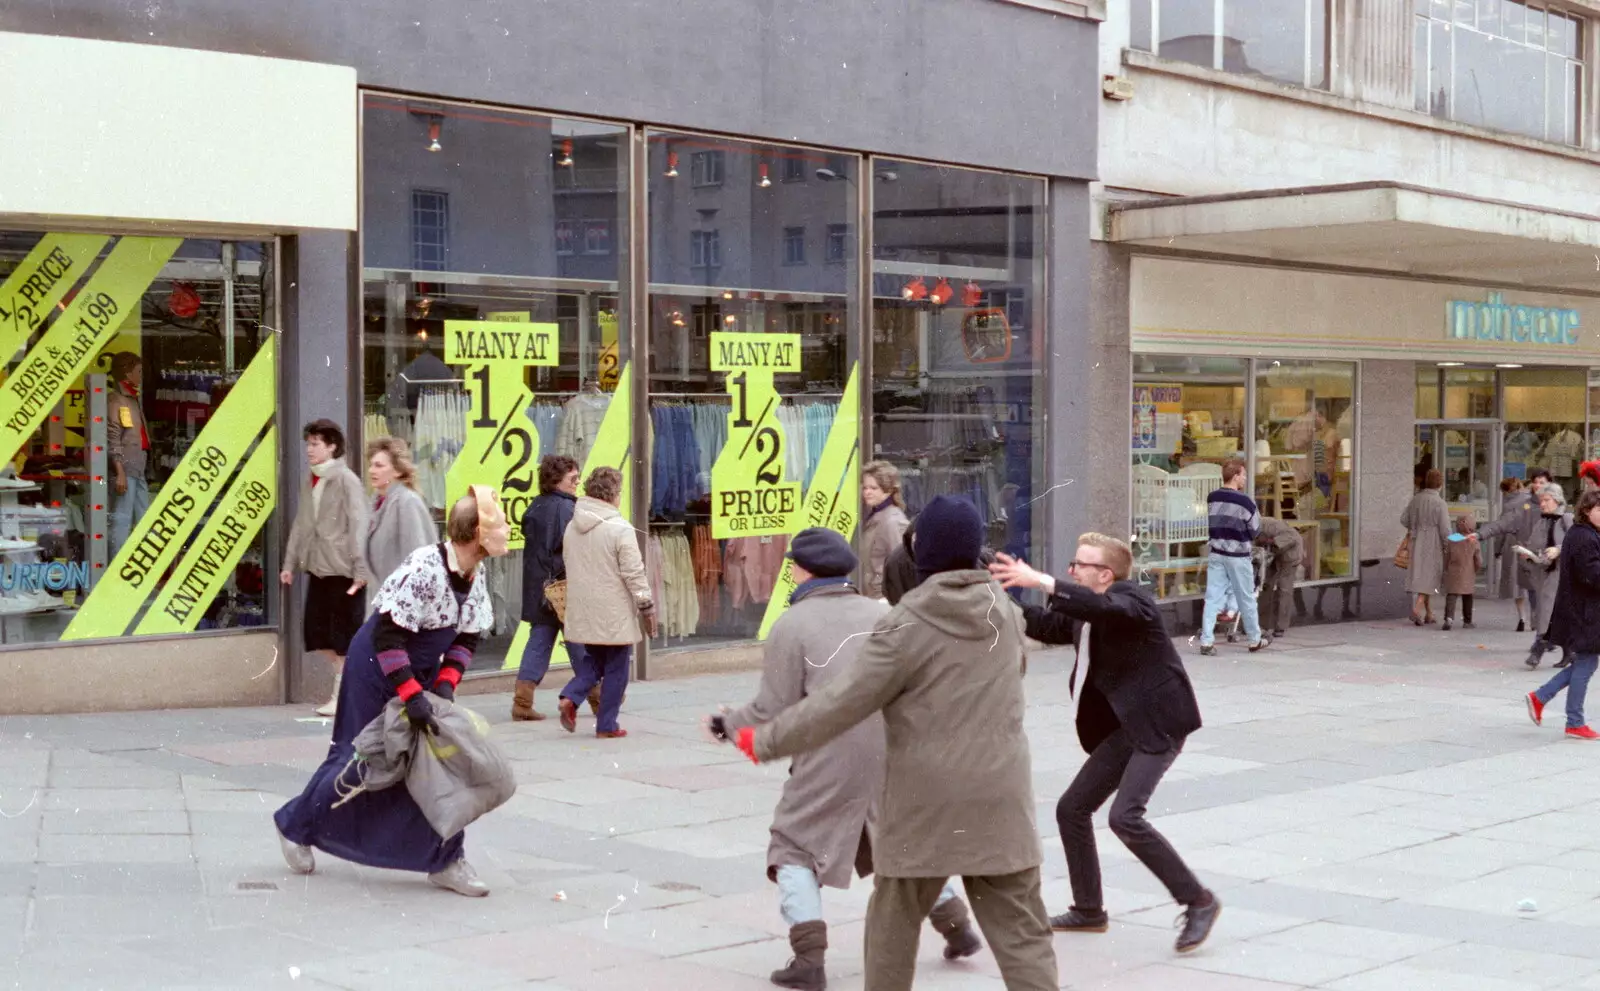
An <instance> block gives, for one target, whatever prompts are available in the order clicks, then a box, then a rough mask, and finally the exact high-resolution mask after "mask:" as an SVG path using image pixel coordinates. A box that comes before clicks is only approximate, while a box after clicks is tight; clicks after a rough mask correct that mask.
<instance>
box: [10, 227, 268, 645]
mask: <svg viewBox="0 0 1600 991" xmlns="http://www.w3.org/2000/svg"><path fill="white" fill-rule="evenodd" d="M273 257H274V256H273V246H272V245H271V244H270V243H266V242H261V241H221V240H207V239H197V238H189V239H185V238H181V237H144V236H132V235H128V236H115V235H110V234H101V233H88V232H82V231H59V230H58V231H52V230H38V231H22V230H10V231H4V230H0V351H3V352H4V356H3V359H4V367H5V377H4V382H3V384H0V448H3V453H4V455H5V457H4V459H3V460H0V642H3V643H5V644H8V645H22V644H43V643H54V642H67V641H78V640H90V639H101V638H112V637H122V636H150V635H174V634H184V633H191V632H195V631H204V630H227V629H238V628H248V627H258V626H261V625H263V624H267V623H269V622H275V621H276V616H275V615H274V614H273V613H274V610H275V603H276V596H275V595H273V594H270V593H271V591H272V586H271V584H270V583H268V582H266V581H265V579H264V576H265V575H267V574H270V573H271V572H272V570H273V562H272V561H269V560H267V556H268V554H269V550H268V549H269V548H272V547H275V546H276V536H275V532H274V526H273V520H274V509H275V507H276V504H277V464H278V441H277V433H276V427H275V425H274V423H273V419H274V411H275V409H276V407H277V402H276V397H277V392H276V389H277V374H276V366H275V362H276V338H275V335H274V332H273V329H272V328H273V327H274V326H275V325H276V323H277V321H276V319H275V318H274V316H273V312H274V306H275V303H274V301H273V278H274V275H273V270H272V260H273Z"/></svg>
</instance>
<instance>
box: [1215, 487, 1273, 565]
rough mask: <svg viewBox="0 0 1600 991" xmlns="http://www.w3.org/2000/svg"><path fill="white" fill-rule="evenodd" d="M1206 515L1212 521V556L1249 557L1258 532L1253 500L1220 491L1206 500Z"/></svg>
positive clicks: (1259, 523)
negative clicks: (1251, 545) (1252, 542)
mask: <svg viewBox="0 0 1600 991" xmlns="http://www.w3.org/2000/svg"><path fill="white" fill-rule="evenodd" d="M1206 511H1207V513H1208V515H1209V516H1210V519H1211V553H1213V554H1221V555H1222V556H1223V557H1249V556H1250V544H1251V541H1253V540H1254V539H1255V536H1256V534H1258V533H1260V532H1261V514H1260V513H1259V512H1257V511H1256V503H1255V500H1254V499H1251V498H1250V497H1249V496H1247V495H1245V494H1244V493H1243V492H1236V491H1234V490H1233V489H1229V488H1221V489H1217V490H1216V491H1214V492H1212V493H1211V495H1210V496H1209V497H1207V498H1206Z"/></svg>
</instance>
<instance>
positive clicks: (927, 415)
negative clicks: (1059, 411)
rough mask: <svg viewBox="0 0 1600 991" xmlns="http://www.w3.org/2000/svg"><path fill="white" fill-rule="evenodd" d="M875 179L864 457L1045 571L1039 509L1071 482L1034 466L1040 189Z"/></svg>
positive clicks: (957, 175)
mask: <svg viewBox="0 0 1600 991" xmlns="http://www.w3.org/2000/svg"><path fill="white" fill-rule="evenodd" d="M872 185H873V243H872V259H873V273H872V295H873V298H872V342H873V343H872V347H873V352H872V362H873V382H872V415H873V444H874V450H873V457H875V458H878V459H882V460H887V461H890V462H892V463H893V464H895V465H896V466H897V467H898V468H899V469H900V475H901V480H902V483H903V484H904V486H905V493H906V503H907V506H908V509H909V510H910V511H911V512H912V513H915V512H916V511H918V510H920V509H921V507H922V506H923V505H925V504H926V502H927V500H928V499H930V498H932V497H933V496H936V495H942V494H954V495H961V496H966V497H968V498H970V499H972V501H973V502H974V503H976V504H977V506H978V510H979V512H980V513H981V514H982V516H983V517H984V519H985V521H986V522H987V524H988V527H989V532H988V541H989V545H990V546H992V547H994V548H996V549H998V550H1004V551H1007V552H1009V553H1011V554H1014V555H1017V556H1020V557H1024V558H1026V559H1028V560H1029V561H1031V562H1033V563H1036V564H1039V565H1040V566H1046V562H1045V561H1044V559H1043V558H1044V551H1045V548H1044V546H1043V536H1042V535H1043V533H1044V526H1045V520H1044V513H1043V512H1038V511H1036V510H1038V509H1039V508H1040V507H1041V505H1042V504H1041V502H1040V500H1041V499H1043V498H1044V495H1045V493H1046V492H1048V491H1049V490H1050V488H1051V486H1053V485H1060V484H1067V483H1069V482H1070V479H1064V478H1048V477H1045V475H1044V474H1043V472H1044V456H1043V448H1044V424H1043V422H1042V417H1041V416H1040V415H1039V412H1040V410H1041V409H1042V407H1043V404H1044V367H1043V363H1042V361H1041V360H1040V359H1041V357H1042V356H1043V354H1044V353H1045V352H1044V349H1043V347H1042V346H1041V342H1042V341H1043V340H1044V336H1045V334H1046V329H1045V326H1044V317H1045V315H1044V312H1043V308H1042V307H1040V306H1039V305H1038V301H1039V300H1040V299H1041V297H1042V291H1043V287H1044V244H1045V229H1044V206H1045V186H1044V183H1043V182H1041V181H1039V180H1035V179H1031V178H1025V177H1022V176H1014V175H1005V174H1000V173H992V172H979V171H974V170H969V169H959V168H948V167H940V166H933V165H923V164H919V163H915V162H903V161H889V160H878V161H875V162H874V163H873V184H872ZM1011 293H1016V294H1017V297H1016V298H1018V299H1019V301H1021V302H1020V304H1019V306H1018V307H1017V308H1016V309H1015V310H1013V311H1011V312H1010V313H1009V314H1006V315H1005V316H1004V318H996V315H995V314H994V312H992V306H991V300H993V299H994V298H996V297H997V296H998V297H999V298H1003V299H1004V298H1009V296H1010V294H1011ZM1056 563H1059V562H1056Z"/></svg>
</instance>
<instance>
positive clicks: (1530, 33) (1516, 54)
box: [1414, 0, 1586, 145]
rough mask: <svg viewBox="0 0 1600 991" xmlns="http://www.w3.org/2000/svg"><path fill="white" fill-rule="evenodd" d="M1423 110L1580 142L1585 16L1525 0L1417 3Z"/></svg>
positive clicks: (1420, 103) (1426, 0) (1418, 87)
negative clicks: (1523, 1)
mask: <svg viewBox="0 0 1600 991" xmlns="http://www.w3.org/2000/svg"><path fill="white" fill-rule="evenodd" d="M1415 3H1416V8H1415V9H1416V21H1415V28H1416V31H1415V36H1414V43H1415V53H1416V55H1415V58H1416V66H1415V70H1414V71H1415V79H1416V106H1417V109H1418V110H1420V111H1422V112H1423V113H1426V114H1431V115H1432V116H1434V117H1446V118H1449V119H1450V120H1456V121H1460V122H1462V123H1463V124H1476V125H1478V126H1480V127H1488V128H1493V129H1494V130H1497V131H1510V132H1512V133H1514V134H1525V135H1527V136H1529V137H1532V138H1540V139H1542V140H1545V141H1554V142H1557V143H1559V144H1568V145H1575V144H1578V143H1579V140H1580V134H1579V128H1578V120H1579V114H1580V113H1581V112H1582V99H1581V94H1582V93H1583V87H1584V80H1583V68H1584V67H1583V56H1582V54H1581V53H1582V51H1583V42H1584V38H1583V33H1584V28H1585V26H1586V25H1585V23H1584V21H1583V19H1582V18H1580V17H1578V16H1576V15H1574V14H1570V13H1567V12H1565V11H1562V10H1558V9H1553V8H1546V7H1540V6H1536V5H1534V4H1525V3H1520V2H1518V0H1477V2H1476V3H1472V2H1471V0H1415Z"/></svg>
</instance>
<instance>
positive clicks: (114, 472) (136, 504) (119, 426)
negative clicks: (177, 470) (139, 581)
mask: <svg viewBox="0 0 1600 991" xmlns="http://www.w3.org/2000/svg"><path fill="white" fill-rule="evenodd" d="M111 382H112V386H111V388H110V389H108V390H106V393H107V398H106V453H107V455H108V457H109V458H110V459H111V555H112V557H115V556H116V554H117V551H119V550H121V549H122V545H123V544H125V543H127V541H128V534H129V533H131V532H132V531H133V528H134V526H136V525H137V524H138V522H139V520H140V518H141V517H143V516H144V514H145V511H146V510H148V509H149V508H150V483H149V481H148V478H147V476H146V472H147V471H148V468H149V463H150V431H149V429H148V428H147V426H146V423H145V418H144V407H143V406H141V405H140V402H139V388H140V386H142V385H143V384H144V360H143V359H141V358H140V357H139V356H138V355H136V354H134V353H133V352H132V351H118V352H117V353H116V354H114V355H112V356H111Z"/></svg>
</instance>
